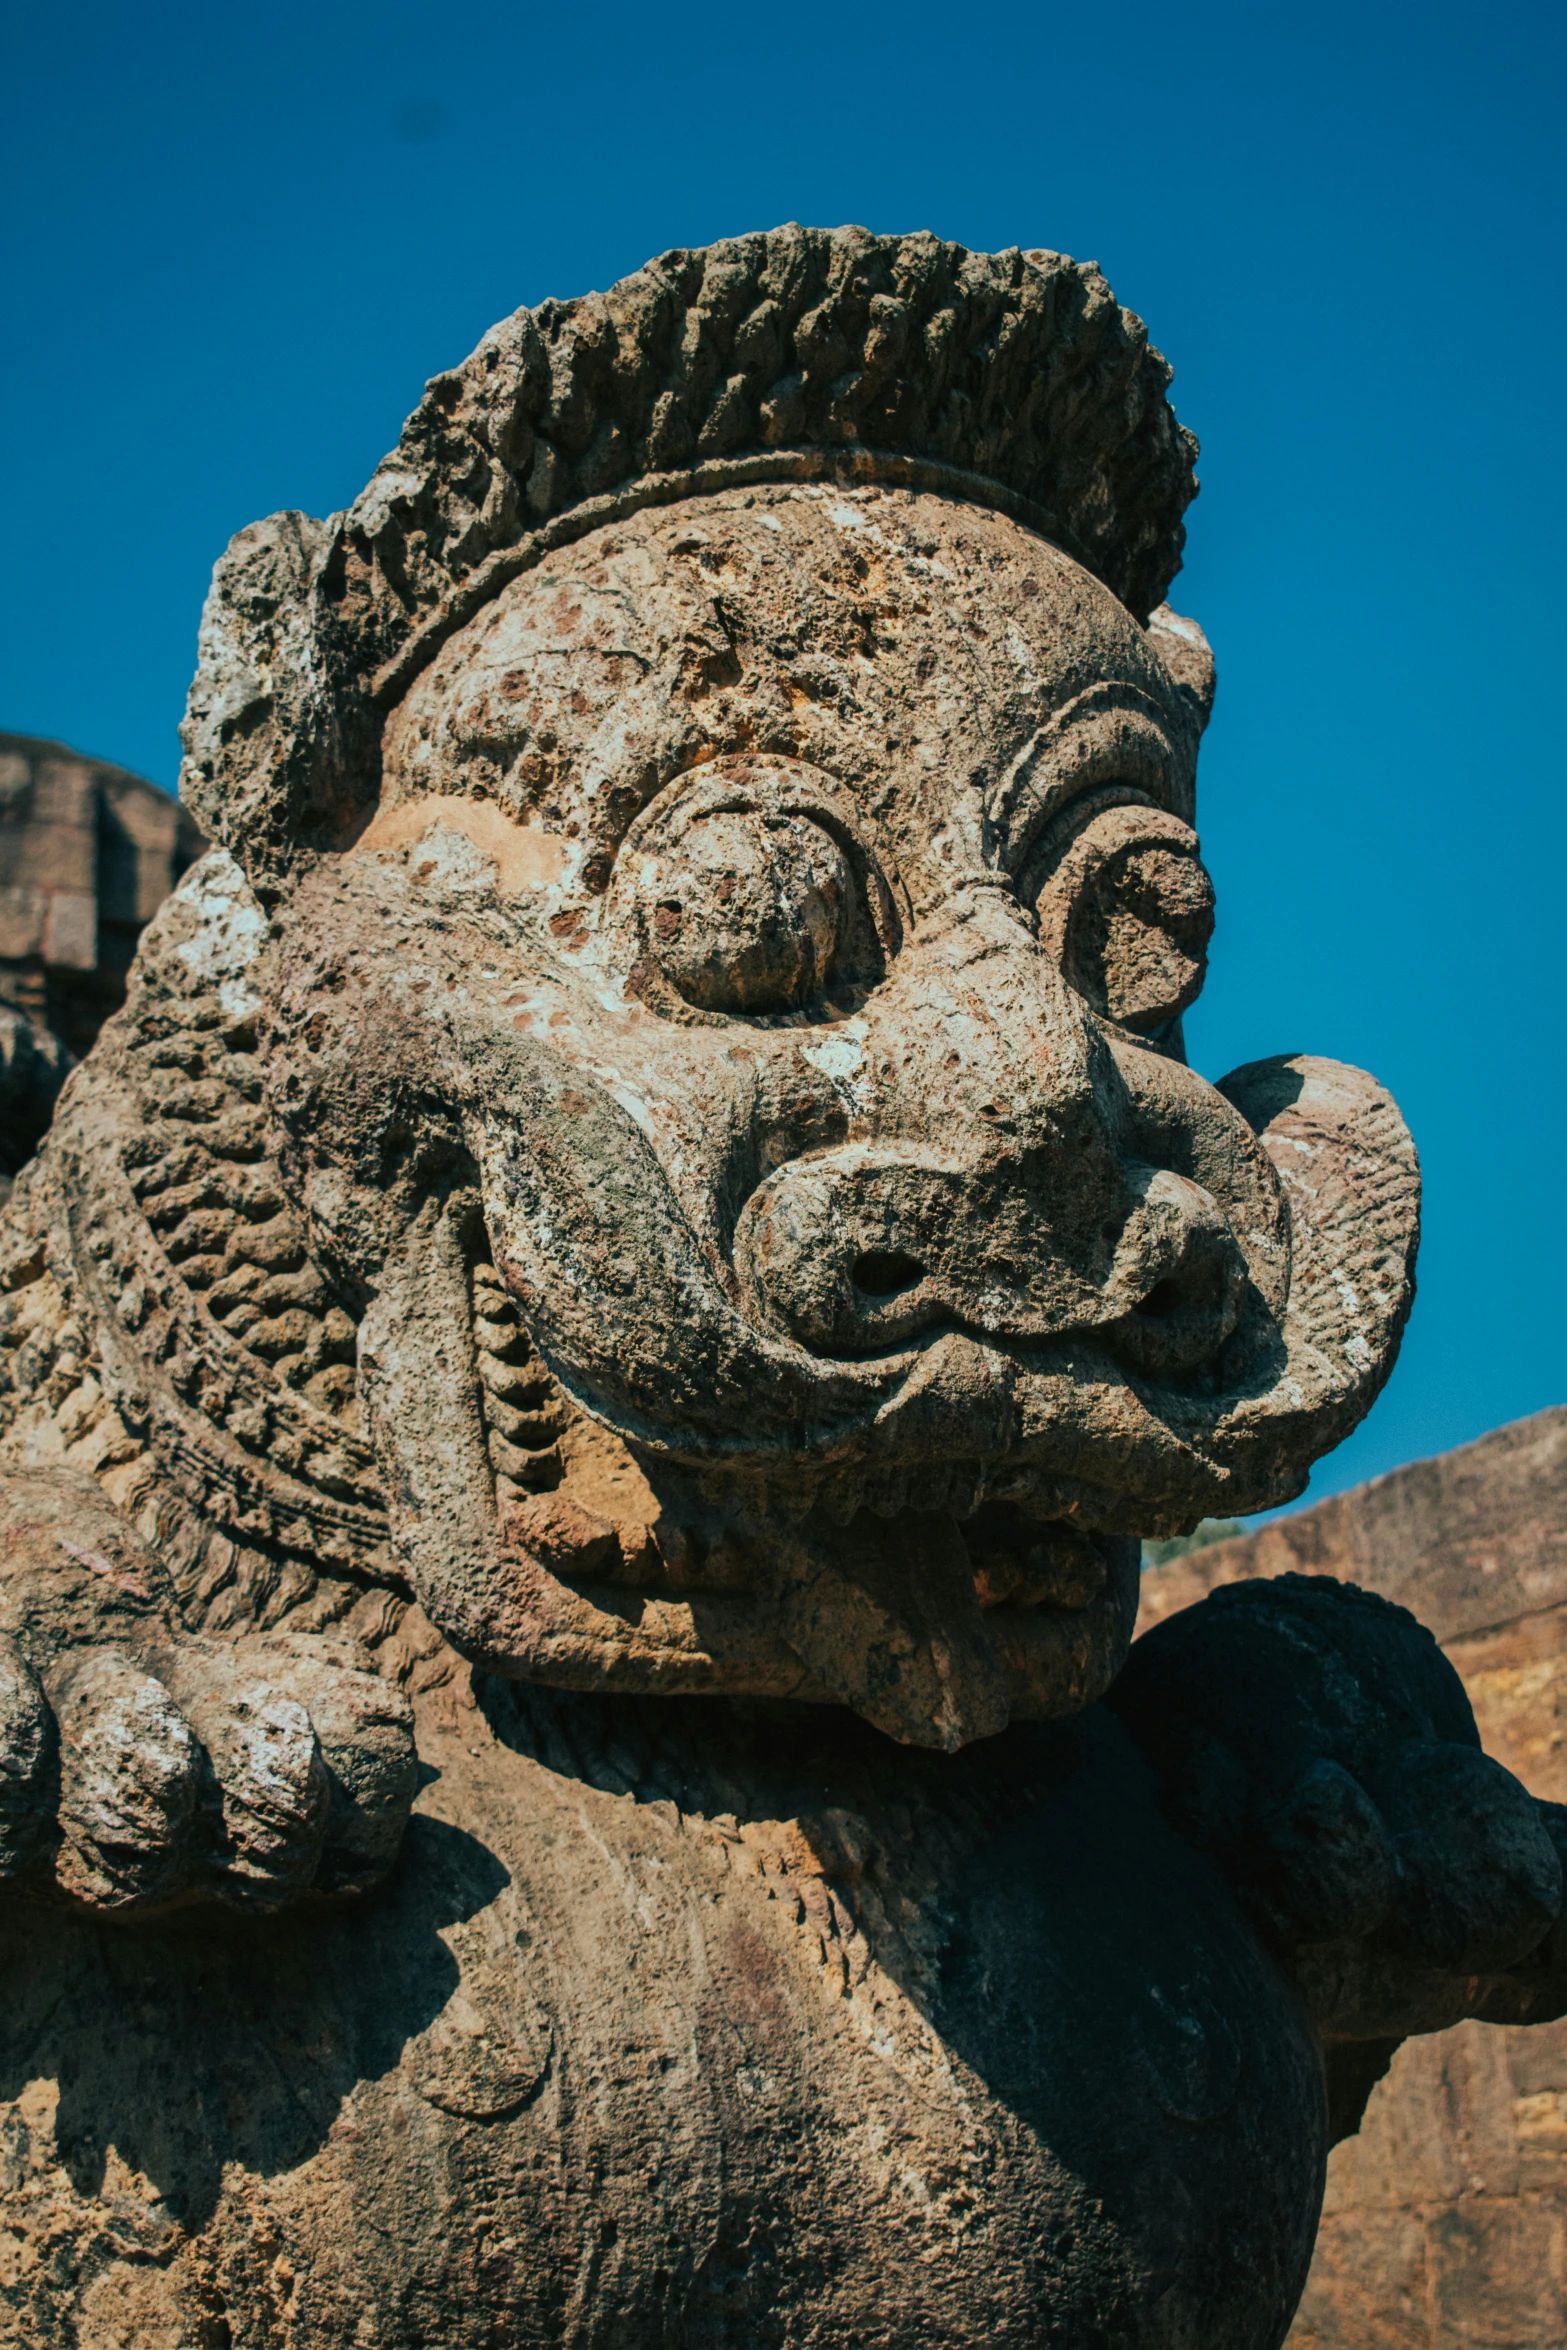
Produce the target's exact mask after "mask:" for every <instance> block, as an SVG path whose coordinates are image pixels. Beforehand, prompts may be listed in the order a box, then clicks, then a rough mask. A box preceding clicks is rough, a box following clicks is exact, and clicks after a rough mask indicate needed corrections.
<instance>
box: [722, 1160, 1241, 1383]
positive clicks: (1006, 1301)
mask: <svg viewBox="0 0 1567 2350" xmlns="http://www.w3.org/2000/svg"><path fill="white" fill-rule="evenodd" d="M1120 1174H1121V1183H1120V1186H1119V1197H1118V1198H1117V1199H1116V1200H1115V1201H1113V1202H1111V1201H1108V1200H1107V1201H1106V1202H1105V1203H1104V1213H1103V1215H1102V1216H1101V1218H1100V1221H1099V1224H1098V1227H1097V1229H1096V1230H1094V1231H1092V1232H1091V1233H1085V1232H1084V1229H1083V1223H1082V1218H1081V1216H1080V1215H1077V1214H1072V1215H1070V1216H1065V1217H1064V1216H1063V1215H1062V1213H1061V1208H1062V1204H1063V1203H1062V1202H1061V1201H1060V1200H1058V1199H1057V1200H1052V1199H1050V1198H1048V1197H1046V1196H1044V1195H1042V1194H1041V1192H1040V1191H1039V1190H1038V1189H1037V1188H1035V1187H1033V1186H1031V1185H1030V1184H1029V1182H1028V1181H1027V1179H1026V1175H1025V1174H1024V1173H1023V1172H1022V1171H1021V1170H1020V1169H1018V1168H1017V1167H1016V1166H1005V1165H1004V1166H1001V1167H997V1168H994V1169H992V1170H989V1171H984V1170H976V1169H974V1168H972V1167H964V1166H961V1165H953V1164H952V1163H951V1162H950V1161H949V1160H947V1159H945V1158H944V1156H943V1155H942V1154H941V1153H940V1152H938V1151H935V1150H931V1151H926V1152H916V1151H910V1150H902V1151H889V1150H887V1149H885V1148H878V1147H876V1146H875V1145H854V1144H850V1145H848V1146H846V1147H845V1148H843V1149H841V1150H835V1151H827V1152H822V1153H820V1154H818V1155H817V1156H815V1157H813V1158H809V1159H804V1160H799V1161H796V1162H795V1163H794V1164H792V1165H789V1166H785V1167H781V1168H779V1169H778V1171H777V1172H776V1173H775V1174H774V1175H772V1176H771V1177H770V1178H769V1179H768V1181H767V1182H766V1183H765V1184H763V1185H762V1187H761V1189H760V1190H759V1191H758V1192H757V1193H756V1194H755V1195H754V1196H753V1198H752V1199H751V1201H750V1202H749V1204H748V1206H747V1208H746V1211H745V1214H744V1216H743V1217H742V1219H741V1223H740V1228H739V1231H738V1232H737V1235H736V1261H737V1264H738V1267H739V1269H740V1272H741V1275H742V1278H743V1279H744V1280H745V1281H746V1282H747V1284H748V1286H749V1287H750V1289H751V1291H752V1293H753V1295H754V1296H755V1298H756V1300H757V1302H758V1303H759V1304H760V1305H761V1307H762V1309H763V1311H764V1313H765V1314H766V1316H767V1318H768V1319H769V1320H771V1321H773V1322H775V1323H778V1324H780V1325H781V1326H782V1327H784V1328H785V1329H787V1330H788V1331H789V1332H790V1334H791V1335H792V1336H793V1337H795V1338H797V1339H799V1340H800V1341H801V1343H802V1344H804V1345H806V1346H808V1347H810V1348H811V1349H812V1351H813V1352H816V1353H821V1354H874V1353H879V1352H881V1351H882V1350H884V1349H886V1348H889V1347H895V1346H899V1345H902V1344H904V1343H906V1342H907V1341H908V1340H909V1339H911V1338H914V1337H916V1336H917V1335H918V1334H919V1333H920V1332H921V1331H923V1330H927V1329H930V1328H933V1327H936V1326H939V1325H941V1324H951V1325H955V1326H957V1327H961V1328H964V1329H968V1330H972V1331H975V1332H978V1333H982V1334H985V1335H987V1336H991V1337H996V1338H1011V1339H1016V1340H1020V1341H1023V1342H1025V1343H1027V1342H1029V1341H1033V1342H1035V1343H1038V1342H1040V1341H1043V1340H1045V1339H1048V1338H1053V1337H1059V1336H1061V1335H1062V1334H1064V1333H1065V1332H1067V1331H1072V1330H1080V1331H1088V1330H1092V1329H1098V1330H1100V1331H1102V1332H1103V1334H1104V1336H1105V1339H1106V1341H1107V1343H1108V1344H1109V1345H1110V1347H1111V1349H1112V1351H1113V1352H1115V1353H1116V1354H1118V1355H1119V1356H1121V1357H1122V1359H1123V1360H1125V1361H1126V1362H1127V1363H1128V1365H1129V1366H1130V1367H1131V1368H1134V1369H1138V1370H1142V1371H1145V1372H1148V1373H1149V1374H1151V1375H1153V1376H1158V1375H1160V1374H1161V1373H1164V1374H1169V1373H1172V1372H1179V1371H1182V1370H1185V1369H1188V1368H1190V1367H1191V1366H1192V1365H1193V1364H1195V1363H1197V1362H1200V1361H1204V1360H1206V1359H1207V1358H1208V1357H1209V1356H1210V1355H1211V1354H1212V1353H1213V1352H1214V1350H1215V1349H1216V1348H1217V1347H1218V1346H1219V1345H1220V1344H1221V1343H1222V1342H1223V1340H1224V1338H1225V1337H1226V1336H1227V1334H1228V1332H1229V1331H1230V1329H1231V1328H1233V1326H1234V1321H1235V1315H1236V1310H1237V1304H1238V1299H1239V1294H1240V1288H1241V1284H1242V1281H1243V1280H1244V1277H1245V1270H1246V1268H1245V1264H1244V1260H1243V1259H1242V1256H1241V1252H1240V1249H1239V1247H1238V1246H1237V1244H1236V1241H1235V1239H1234V1236H1233V1235H1232V1233H1231V1231H1230V1229H1229V1226H1228V1224H1227V1223H1226V1221H1225V1219H1224V1217H1223V1215H1222V1214H1221V1213H1220V1211H1219V1209H1218V1207H1217V1206H1216V1204H1215V1202H1214V1201H1213V1199H1212V1198H1211V1197H1210V1196H1209V1194H1208V1193H1207V1192H1206V1191H1204V1190H1203V1189H1202V1188H1201V1187H1200V1186H1199V1185H1198V1184H1196V1183H1193V1182H1191V1181H1190V1180H1189V1179H1187V1178H1186V1177H1184V1176H1181V1175H1177V1174H1175V1173H1173V1172H1171V1171H1170V1170H1168V1169H1155V1168H1151V1167H1145V1166H1138V1165H1135V1164H1131V1163H1128V1164H1126V1165H1124V1166H1123V1167H1122V1168H1121V1170H1120ZM1081 1204H1082V1202H1081V1200H1077V1201H1073V1202H1071V1203H1070V1205H1071V1206H1072V1207H1073V1208H1079V1207H1080V1206H1081Z"/></svg>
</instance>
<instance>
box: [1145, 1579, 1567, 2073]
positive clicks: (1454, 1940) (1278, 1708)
mask: <svg viewBox="0 0 1567 2350" xmlns="http://www.w3.org/2000/svg"><path fill="white" fill-rule="evenodd" d="M1110 1702H1111V1704H1112V1705H1113V1706H1114V1707H1115V1708H1116V1710H1117V1712H1118V1713H1119V1714H1120V1715H1121V1718H1122V1720H1123V1721H1124V1722H1125V1724H1126V1726H1127V1728H1128V1729H1129V1730H1130V1731H1131V1732H1132V1735H1133V1736H1134V1738H1136V1740H1137V1741H1138V1743H1139V1745H1140V1746H1141V1747H1142V1748H1143V1751H1144V1753H1145V1754H1146V1755H1147V1756H1148V1758H1149V1760H1150V1761H1151V1762H1152V1763H1153V1764H1154V1766H1155V1768H1156V1769H1157V1770H1158V1771H1159V1772H1160V1774H1161V1776H1162V1777H1163V1779H1164V1783H1165V1803H1166V1810H1167V1812H1168V1814H1169V1816H1170V1818H1171V1820H1172V1822H1173V1824H1174V1825H1175V1826H1176V1827H1178V1828H1179V1829H1180V1830H1181V1832H1182V1833H1183V1834H1184V1835H1186V1836H1187V1837H1188V1838H1189V1839H1190V1840H1191V1841H1192V1842H1193V1843H1195V1844H1197V1845H1198V1846H1199V1847H1200V1848H1202V1849H1203V1850H1205V1851H1208V1852H1211V1853H1212V1854H1213V1856H1214V1857H1215V1859H1216V1860H1218V1861H1219V1863H1220V1864H1221V1866H1222V1867H1223V1868H1224V1869H1225V1871H1226V1873H1227V1874H1228V1875H1229V1877H1230V1879H1231V1882H1232V1883H1233V1884H1234V1886H1235V1889H1236V1891H1237V1893H1238V1894H1239V1896H1240V1897H1241V1899H1242V1901H1243V1902H1244V1903H1245V1904H1246V1906H1247V1907H1248V1908H1249V1909H1250V1911H1251V1912H1252V1914H1253V1916H1254V1917H1255V1918H1256V1919H1257V1921H1258V1923H1259V1924H1260V1925H1261V1926H1262V1927H1263V1929H1264V1931H1265V1932H1267V1933H1268V1935H1269V1936H1270V1937H1271V1939H1272V1940H1273V1941H1274V1942H1275V1943H1276V1944H1279V1945H1282V1946H1283V1947H1284V1948H1285V1949H1287V1950H1289V1951H1290V1952H1292V1953H1293V1954H1294V1957H1293V1961H1292V1963H1293V1964H1294V1965H1295V1966H1296V1968H1297V1971H1298V1972H1299V1974H1300V1977H1301V1980H1302V1983H1303V1986H1304V1987H1305V1988H1306V1989H1307V1991H1308V1996H1309V1999H1310V2003H1311V2005H1312V2008H1313V2012H1314V2014H1316V2015H1317V2017H1318V2021H1319V2024H1321V2025H1323V2026H1324V2028H1327V2027H1331V2031H1332V2033H1333V2034H1334V2035H1336V2036H1339V2037H1342V2038H1345V2039H1363V2038H1369V2037H1373V2036H1382V2037H1386V2038H1388V2039H1390V2040H1391V2039H1396V2038H1397V2037H1398V2036H1399V2035H1400V2034H1401V2033H1402V2032H1405V2031H1411V2030H1418V2031H1429V2030H1435V2029H1437V2028H1439V2027H1440V2026H1441V2025H1442V2024H1444V2023H1449V2022H1453V2021H1456V2020H1457V2018H1458V2016H1460V2015H1464V2014H1470V2013H1477V2012H1480V2011H1481V2008H1482V2007H1483V2006H1484V2004H1485V2002H1486V2000H1487V1999H1488V1998H1490V1997H1492V1996H1493V1991H1492V1990H1488V1989H1487V1986H1488V1985H1489V1986H1495V1985H1498V1984H1500V1983H1501V1982H1502V1981H1503V1979H1504V1978H1508V1979H1510V1978H1511V1977H1513V1976H1514V1975H1515V1974H1516V1972H1517V1970H1518V1969H1519V1968H1520V1967H1521V1966H1527V1967H1529V1968H1530V1969H1532V1970H1533V1973H1535V1974H1538V1973H1539V1972H1540V1965H1541V1955H1540V1954H1542V1953H1543V1952H1545V1951H1546V1946H1547V1944H1548V1943H1550V1942H1551V1937H1552V1936H1553V1933H1554V1934H1557V1935H1558V1936H1559V1933H1560V1927H1559V1923H1558V1921H1559V1920H1560V1919H1561V1916H1562V1906H1563V1860H1564V1856H1567V1836H1564V1834H1563V1823H1562V1822H1560V1821H1558V1820H1557V1819H1556V1818H1555V1817H1554V1816H1553V1810H1552V1807H1550V1806H1548V1805H1544V1804H1540V1803H1537V1802H1536V1801H1535V1799H1534V1797H1533V1796H1532V1795H1530V1794H1529V1792H1528V1790H1527V1789H1526V1788H1524V1787H1522V1786H1521V1785H1520V1784H1519V1782H1518V1781H1517V1780H1516V1779H1515V1778H1514V1777H1513V1776H1512V1774H1511V1773H1510V1772H1509V1771H1506V1770H1504V1769H1503V1768H1502V1766H1501V1764H1500V1763H1497V1762H1494V1761H1493V1760H1492V1759H1491V1757H1490V1756H1489V1755H1487V1754H1485V1753H1483V1752H1482V1750H1481V1747H1480V1739H1479V1733H1478V1732H1477V1730H1476V1728H1475V1724H1474V1716H1473V1714H1472V1712H1471V1711H1470V1707H1469V1702H1468V1699H1467V1698H1466V1696H1465V1694H1464V1689H1463V1684H1462V1682H1461V1681H1460V1680H1459V1678H1458V1675H1457V1674H1456V1673H1455V1672H1454V1670H1453V1668H1452V1666H1451V1665H1450V1664H1449V1663H1448V1661H1447V1659H1446V1658H1445V1657H1444V1656H1443V1655H1442V1653H1441V1651H1440V1649H1439V1648H1438V1647H1437V1645H1436V1642H1435V1641H1434V1640H1433V1639H1432V1637H1431V1635H1430V1633H1429V1632H1427V1631H1426V1630H1425V1629H1424V1628H1423V1626H1421V1625H1420V1624H1419V1623H1417V1622H1416V1620H1415V1618H1414V1617H1413V1616H1411V1615H1409V1614H1407V1613H1406V1612H1405V1610H1404V1609H1402V1608H1398V1607H1394V1606H1392V1605H1391V1604H1390V1603H1389V1602H1388V1601H1386V1600H1382V1599H1379V1598H1377V1597H1376V1596H1375V1595H1374V1594H1372V1593H1369V1592H1364V1591H1360V1590H1358V1589H1357V1588H1356V1587H1354V1586H1353V1585H1348V1584H1341V1583H1337V1582H1334V1581H1331V1580H1329V1579H1326V1578H1317V1577H1308V1576H1300V1575H1283V1576H1280V1577H1278V1578H1277V1579H1276V1580H1273V1581H1258V1582H1254V1583H1236V1584H1231V1585H1229V1586H1226V1587H1224V1588H1222V1589H1221V1590H1219V1591H1218V1592H1215V1593H1214V1594H1212V1595H1211V1596H1210V1597H1209V1598H1208V1599H1207V1600H1205V1601H1203V1602H1202V1603H1201V1604H1200V1605H1198V1606H1196V1607H1193V1608H1188V1609H1185V1610H1183V1611H1182V1612H1181V1613H1180V1614H1178V1615H1174V1616H1171V1617H1169V1618H1167V1619H1166V1621H1165V1622H1164V1623H1163V1624H1162V1625H1160V1626H1158V1627H1157V1628H1156V1629H1155V1630H1154V1631H1152V1632H1150V1633H1149V1634H1147V1635H1146V1636H1145V1638H1144V1639H1142V1640H1140V1641H1139V1642H1138V1643H1137V1646H1136V1647H1135V1648H1134V1650H1133V1652H1132V1655H1131V1658H1130V1660H1129V1661H1128V1664H1127V1666H1126V1669H1125V1671H1124V1672H1123V1673H1122V1675H1121V1677H1120V1679H1119V1680H1118V1681H1117V1683H1116V1684H1115V1687H1114V1689H1113V1690H1112V1692H1111V1696H1110ZM1552 1947H1554V1945H1552ZM1547 1955H1548V1954H1547ZM1548 1971H1552V1972H1553V1975H1554V1974H1555V1973H1561V1972H1562V1970H1561V1968H1560V1967H1559V1966H1557V1965H1556V1962H1555V1961H1554V1960H1551V1961H1550V1965H1549V1970H1548ZM1563 1988H1564V1991H1567V1974H1564V1975H1563ZM1477 2002H1478V2003H1479V2004H1478V2005H1477V2004H1476V2003H1477ZM1553 2012H1554V2011H1553Z"/></svg>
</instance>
